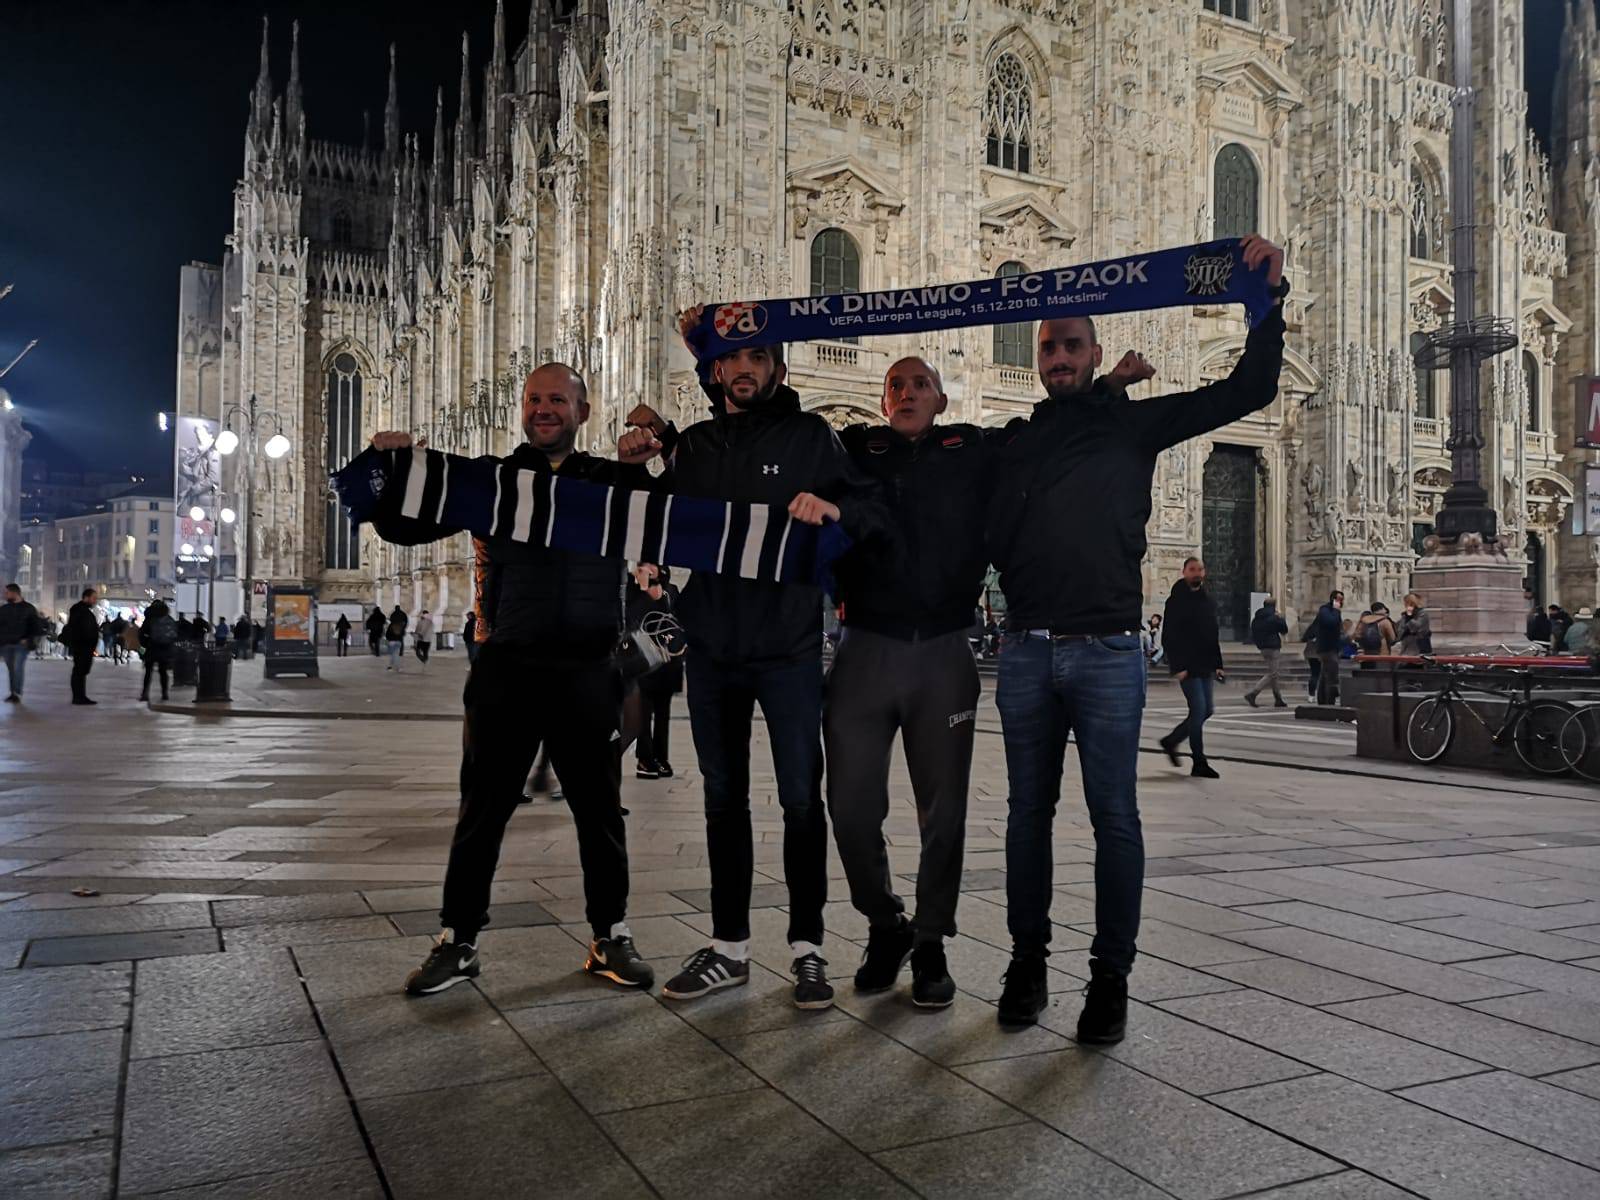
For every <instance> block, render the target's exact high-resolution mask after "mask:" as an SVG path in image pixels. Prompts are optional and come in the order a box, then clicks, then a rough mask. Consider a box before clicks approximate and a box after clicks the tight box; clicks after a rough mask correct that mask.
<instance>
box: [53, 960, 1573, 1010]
mask: <svg viewBox="0 0 1600 1200" xmlns="http://www.w3.org/2000/svg"><path fill="white" fill-rule="evenodd" d="M30 958H31V955H30ZM1462 969H1463V970H1468V971H1472V972H1474V973H1476V974H1479V975H1491V976H1493V977H1494V978H1496V979H1504V980H1507V981H1509V982H1511V983H1520V984H1522V985H1523V986H1524V987H1529V988H1537V989H1539V990H1541V991H1546V992H1563V993H1565V994H1566V995H1568V996H1575V997H1577V998H1578V999H1579V1000H1587V1001H1589V1002H1590V1003H1591V1004H1600V971H1591V970H1589V969H1588V968H1587V967H1582V966H1577V965H1574V964H1568V963H1553V962H1546V961H1545V960H1544V959H1542V958H1529V957H1528V956H1527V955H1524V954H1514V955H1511V956H1509V957H1507V958H1490V959H1485V960H1483V961H1482V962H1472V963H1463V964H1462Z"/></svg>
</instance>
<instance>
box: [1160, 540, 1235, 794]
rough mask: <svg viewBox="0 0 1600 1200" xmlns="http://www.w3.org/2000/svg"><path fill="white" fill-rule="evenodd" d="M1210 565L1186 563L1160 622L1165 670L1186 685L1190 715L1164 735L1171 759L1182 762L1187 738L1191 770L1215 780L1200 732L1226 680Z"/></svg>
mask: <svg viewBox="0 0 1600 1200" xmlns="http://www.w3.org/2000/svg"><path fill="white" fill-rule="evenodd" d="M1205 582H1206V565H1205V563H1203V562H1201V561H1200V560H1199V559H1198V558H1191V559H1189V560H1188V561H1187V562H1185V563H1184V564H1183V578H1182V579H1180V580H1178V582H1177V583H1175V584H1173V585H1172V594H1171V595H1170V596H1168V597H1167V608H1166V619H1165V620H1163V621H1162V627H1163V628H1164V630H1165V631H1166V632H1165V636H1164V637H1163V638H1162V645H1163V646H1164V647H1165V648H1166V651H1167V669H1168V670H1170V671H1171V672H1172V674H1173V675H1174V676H1175V677H1176V678H1177V680H1178V686H1179V687H1180V688H1182V689H1183V698H1184V699H1185V700H1186V701H1188V703H1189V715H1188V716H1187V717H1185V718H1184V719H1183V720H1181V721H1179V722H1178V724H1177V726H1176V727H1175V728H1174V729H1173V731H1172V732H1171V733H1169V734H1167V736H1166V737H1164V738H1162V739H1161V748H1162V749H1163V750H1165V751H1166V752H1167V757H1168V758H1170V759H1171V760H1172V762H1173V765H1174V766H1176V765H1177V764H1178V747H1179V745H1181V744H1182V743H1183V741H1184V740H1185V739H1187V740H1188V742H1189V750H1190V754H1191V756H1192V758H1193V760H1194V761H1193V765H1192V767H1191V768H1190V771H1189V773H1190V774H1191V775H1196V776H1199V777H1200V778H1201V779H1216V778H1218V775H1217V772H1216V771H1215V770H1213V769H1212V767H1211V764H1210V763H1209V762H1207V761H1206V747H1205V740H1204V738H1203V736H1202V732H1201V731H1202V730H1203V729H1204V727H1205V723H1206V719H1207V718H1208V717H1210V716H1211V714H1212V712H1213V710H1214V709H1215V707H1216V706H1215V701H1214V698H1213V695H1212V692H1213V689H1214V687H1215V685H1216V683H1217V682H1219V681H1220V680H1221V679H1222V678H1223V670H1222V645H1221V643H1220V642H1219V641H1218V639H1217V606H1216V605H1215V604H1214V603H1212V600H1211V596H1210V593H1208V592H1207V591H1206V589H1205Z"/></svg>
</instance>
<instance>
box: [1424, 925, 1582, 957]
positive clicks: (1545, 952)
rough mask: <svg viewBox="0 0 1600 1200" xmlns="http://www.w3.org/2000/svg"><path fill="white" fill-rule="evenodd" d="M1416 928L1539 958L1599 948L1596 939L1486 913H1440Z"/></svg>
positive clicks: (1572, 955)
mask: <svg viewBox="0 0 1600 1200" xmlns="http://www.w3.org/2000/svg"><path fill="white" fill-rule="evenodd" d="M1412 928H1414V929H1428V930H1432V931H1433V932H1435V933H1445V934H1450V935H1451V936H1453V937H1461V938H1466V939H1468V940H1470V941H1475V942H1478V943H1480V944H1481V945H1485V946H1497V947H1499V948H1500V949H1502V950H1514V951H1516V952H1517V953H1518V954H1531V955H1534V956H1535V957H1538V958H1551V959H1557V960H1564V959H1574V958H1583V957H1585V956H1586V955H1590V954H1593V953H1594V949H1595V946H1594V943H1593V942H1586V941H1583V940H1582V939H1579V938H1573V937H1564V936H1562V935H1560V934H1555V933H1545V932H1543V931H1541V930H1537V929H1519V928H1518V927H1517V926H1515V925H1501V924H1500V923H1499V922H1497V921H1490V920H1488V919H1486V918H1484V917H1439V918H1436V919H1434V920H1431V921H1417V922H1414V923H1413V925H1412Z"/></svg>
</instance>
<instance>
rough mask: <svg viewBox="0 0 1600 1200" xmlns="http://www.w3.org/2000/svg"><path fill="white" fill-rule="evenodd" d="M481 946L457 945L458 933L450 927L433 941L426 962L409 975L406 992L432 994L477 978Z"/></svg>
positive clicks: (418, 994)
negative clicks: (456, 935) (479, 947)
mask: <svg viewBox="0 0 1600 1200" xmlns="http://www.w3.org/2000/svg"><path fill="white" fill-rule="evenodd" d="M481 969H482V968H481V967H479V965H478V948H477V947H476V946H474V945H471V944H470V943H464V944H461V945H457V944H456V941H455V933H454V932H453V931H452V930H449V929H446V930H444V931H442V932H441V933H440V934H439V936H438V938H437V939H436V940H435V941H434V943H433V949H431V950H429V951H428V957H427V958H425V959H423V960H422V965H421V966H420V967H418V968H417V969H416V970H415V971H413V972H411V974H409V975H407V976H406V995H408V996H431V995H433V993H435V992H442V991H444V990H445V989H446V988H452V987H455V985H456V984H458V983H460V982H462V981H463V980H466V979H476V978H477V977H478V972H479V971H480V970H481Z"/></svg>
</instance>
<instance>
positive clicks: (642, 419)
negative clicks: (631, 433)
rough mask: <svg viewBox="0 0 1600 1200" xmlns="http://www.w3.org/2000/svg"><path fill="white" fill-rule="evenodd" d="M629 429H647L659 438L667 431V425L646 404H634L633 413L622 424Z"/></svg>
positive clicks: (658, 414)
mask: <svg viewBox="0 0 1600 1200" xmlns="http://www.w3.org/2000/svg"><path fill="white" fill-rule="evenodd" d="M623 424H624V425H626V426H627V427H628V428H629V429H648V430H649V431H650V432H651V433H653V434H655V435H656V436H657V437H660V436H661V435H662V434H663V433H665V432H666V431H667V423H666V421H664V420H662V418H661V414H660V413H658V412H657V411H656V410H655V409H653V408H651V407H650V406H649V405H648V404H636V405H634V406H633V411H632V412H630V413H629V414H628V419H627V420H625V421H624V422H623Z"/></svg>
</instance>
